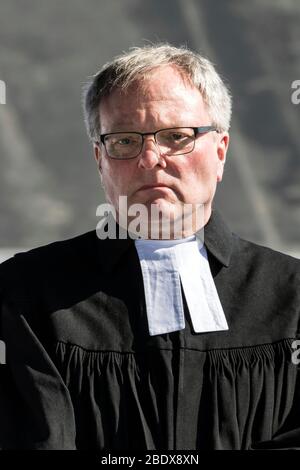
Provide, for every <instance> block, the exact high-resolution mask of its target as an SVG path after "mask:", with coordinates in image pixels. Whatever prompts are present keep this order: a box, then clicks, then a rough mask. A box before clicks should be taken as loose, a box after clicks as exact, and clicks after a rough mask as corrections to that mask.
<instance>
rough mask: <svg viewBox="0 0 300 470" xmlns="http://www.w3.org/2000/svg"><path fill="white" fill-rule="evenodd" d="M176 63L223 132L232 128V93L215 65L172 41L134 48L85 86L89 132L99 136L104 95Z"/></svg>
mask: <svg viewBox="0 0 300 470" xmlns="http://www.w3.org/2000/svg"><path fill="white" fill-rule="evenodd" d="M164 65H174V66H175V67H176V68H177V69H178V70H179V72H180V73H181V74H182V76H183V77H184V78H186V79H188V80H189V82H190V83H191V84H192V85H194V86H195V87H196V88H198V89H199V90H200V92H201V94H202V97H203V101H204V103H205V105H206V107H207V111H208V113H209V115H210V118H211V120H212V125H213V126H215V127H217V128H218V130H220V131H228V129H229V127H230V118H231V95H230V92H229V89H228V87H227V86H226V85H225V83H224V82H223V80H222V79H221V77H220V75H219V74H218V73H217V72H216V70H215V67H214V65H213V64H212V63H211V62H210V61H209V60H208V59H206V58H205V57H203V56H201V55H200V54H197V53H195V52H193V51H191V50H189V49H187V48H186V47H183V46H181V47H174V46H171V45H169V44H157V45H146V46H143V47H134V48H132V49H130V51H129V52H124V53H123V54H121V55H119V56H117V57H115V58H114V59H113V60H112V61H111V62H107V63H106V64H105V65H104V66H103V67H102V69H101V70H99V71H98V72H97V73H96V74H95V75H93V76H92V77H91V80H90V81H89V82H88V83H87V84H86V86H85V87H84V94H83V106H84V119H85V124H86V128H87V133H88V136H89V138H90V139H91V140H92V141H95V140H98V139H99V134H100V132H101V131H100V118H99V105H100V102H101V99H102V98H103V97H104V96H108V95H109V94H110V93H112V91H113V90H115V89H116V88H119V89H121V90H124V91H125V90H126V89H128V87H129V86H130V85H132V84H133V83H134V82H135V81H136V80H137V79H142V78H147V76H148V75H149V73H151V71H152V70H153V69H155V68H157V67H160V66H164Z"/></svg>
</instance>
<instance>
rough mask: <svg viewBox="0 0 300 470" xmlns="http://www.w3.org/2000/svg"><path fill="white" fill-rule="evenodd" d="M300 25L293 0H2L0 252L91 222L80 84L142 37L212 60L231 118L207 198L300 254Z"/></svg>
mask: <svg viewBox="0 0 300 470" xmlns="http://www.w3.org/2000/svg"><path fill="white" fill-rule="evenodd" d="M299 24H300V2H299V0H252V1H251V2H247V1H245V0H226V1H225V0H224V1H218V0H159V1H158V0H142V1H141V0H140V1H139V0H109V1H105V0H84V1H82V0H51V2H50V1H49V0H24V1H22V2H20V1H18V0H0V80H3V81H4V82H5V84H6V104H0V259H1V260H3V259H5V258H6V257H8V256H10V255H11V254H13V253H14V252H16V251H20V250H23V249H27V248H31V247H34V246H38V245H42V244H45V243H48V242H51V241H54V240H57V239H64V238H68V237H73V236H75V235H77V234H80V233H83V232H85V231H88V230H91V229H94V228H95V227H96V224H97V222H98V219H97V217H96V207H97V206H98V204H100V203H101V202H103V201H104V198H103V193H102V191H101V187H100V183H99V180H98V175H97V170H96V165H95V163H94V160H93V155H92V148H91V146H90V144H89V142H88V139H87V136H86V132H85V128H84V124H83V117H82V108H81V93H82V86H83V85H84V83H85V82H86V80H87V79H88V77H89V76H90V75H92V74H94V73H95V72H96V71H97V70H98V69H99V68H100V67H101V66H102V65H103V64H104V63H105V62H106V61H108V60H110V59H111V58H112V57H113V56H114V55H116V54H119V53H121V52H122V51H123V50H127V49H128V48H129V47H131V46H137V45H142V44H146V43H147V42H149V41H151V42H157V41H168V42H170V43H172V44H174V45H187V46H188V47H189V48H191V49H193V50H195V51H199V52H201V53H203V54H204V55H206V56H208V57H209V58H210V59H211V60H212V61H213V62H214V63H215V64H216V66H217V70H218V71H219V72H220V74H221V75H222V76H223V77H224V78H225V80H226V81H227V83H229V85H230V88H231V91H232V94H233V121H232V128H231V145H230V150H229V154H228V157H227V158H228V160H227V165H226V167H225V176H224V180H223V182H222V183H221V185H219V188H218V194H217V197H216V201H215V206H216V207H217V208H218V209H219V210H220V211H221V212H222V213H223V214H224V216H225V218H226V219H227V221H228V223H229V225H230V226H231V228H232V230H233V231H235V232H237V233H238V234H240V235H241V236H242V237H245V238H247V239H250V240H252V241H254V242H257V243H260V244H263V245H267V246H271V247H273V248H275V249H277V250H280V251H283V252H285V253H289V254H292V255H294V256H297V257H300V239H299V234H300V184H299V182H300V158H299V157H300V126H299V124H300V104H299V105H296V104H293V103H292V100H291V95H292V91H293V90H292V88H291V85H292V82H293V81H294V80H297V79H298V80H299V79H300V60H299V59H300V27H299Z"/></svg>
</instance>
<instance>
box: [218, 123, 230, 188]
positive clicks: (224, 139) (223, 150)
mask: <svg viewBox="0 0 300 470" xmlns="http://www.w3.org/2000/svg"><path fill="white" fill-rule="evenodd" d="M217 139H218V144H217V154H218V160H219V161H218V171H217V182H218V183H219V182H220V181H222V178H223V172H224V165H225V162H226V154H227V150H228V145H229V134H228V132H222V133H221V134H218V136H217Z"/></svg>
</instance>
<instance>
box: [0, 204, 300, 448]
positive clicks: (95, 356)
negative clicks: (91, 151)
mask: <svg viewBox="0 0 300 470" xmlns="http://www.w3.org/2000/svg"><path fill="white" fill-rule="evenodd" d="M204 236H205V238H204V243H205V245H206V248H207V252H208V257H209V263H210V268H211V271H212V274H213V276H214V280H215V284H216V287H217V291H218V294H219V297H220V300H221V303H222V306H223V309H224V312H225V315H226V319H227V322H228V326H229V330H228V331H218V332H210V333H194V331H193V328H192V324H191V321H190V318H189V313H188V309H187V306H186V303H185V318H186V327H185V329H184V330H181V331H176V332H172V333H168V334H162V335H157V336H149V333H148V325H147V316H146V307H145V298H144V290H143V280H142V274H141V269H140V264H139V259H138V255H137V253H136V250H135V245H134V242H133V240H131V239H127V240H99V239H98V238H97V236H96V232H95V231H92V232H89V233H86V234H84V235H81V236H78V237H76V238H73V239H71V240H67V241H62V242H56V243H53V244H50V245H47V246H45V247H41V248H37V249H34V250H31V251H29V252H27V253H23V254H19V255H16V256H15V257H14V258H12V259H10V260H8V261H6V262H5V263H3V264H2V265H1V266H0V300H1V336H0V339H1V340H2V341H4V342H5V346H6V364H2V365H0V447H1V448H3V449H96V450H116V449H122V450H124V449H126V450H129V451H130V450H150V449H157V450H167V449H169V450H176V449H180V450H186V449H189V450H190V449H207V450H210V449H263V448H267V449H268V448H299V449H300V380H299V377H300V369H299V367H300V366H299V365H298V366H297V364H296V363H295V360H294V361H293V360H292V357H293V353H294V358H296V357H297V349H295V345H296V344H297V343H295V342H294V341H295V339H297V334H298V333H299V310H300V289H299V287H300V284H299V280H300V262H299V261H298V260H296V259H294V258H292V257H289V256H286V255H283V254H280V253H277V252H275V251H272V250H270V249H268V248H264V247H260V246H257V245H255V244H253V243H250V242H248V241H245V240H242V239H240V238H239V237H237V236H236V235H234V234H232V233H231V232H230V230H229V229H228V228H227V226H226V225H225V224H224V222H223V221H222V219H221V217H220V216H219V215H218V214H217V213H216V212H213V214H212V216H211V218H210V220H209V222H208V224H207V225H206V226H205V235H204ZM199 315H201V311H199ZM298 347H299V349H300V346H298ZM299 358H300V354H299Z"/></svg>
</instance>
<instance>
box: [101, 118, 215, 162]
mask: <svg viewBox="0 0 300 470" xmlns="http://www.w3.org/2000/svg"><path fill="white" fill-rule="evenodd" d="M212 131H216V132H219V131H218V129H217V128H216V127H214V126H202V127H172V128H170V129H161V130H158V131H156V132H143V133H142V132H113V133H109V134H101V135H100V141H101V142H102V144H103V145H104V146H105V149H106V153H107V155H108V157H110V158H113V159H116V160H130V159H131V158H136V157H137V156H138V155H139V154H140V153H141V151H142V148H143V144H144V137H145V136H146V135H153V136H154V141H155V143H156V145H157V147H158V149H159V152H160V154H161V155H162V156H171V155H185V154H186V153H190V152H192V151H193V150H194V148H195V140H196V137H197V136H198V135H199V134H206V132H212Z"/></svg>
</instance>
